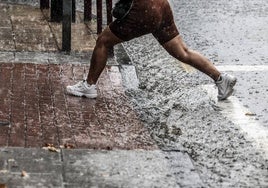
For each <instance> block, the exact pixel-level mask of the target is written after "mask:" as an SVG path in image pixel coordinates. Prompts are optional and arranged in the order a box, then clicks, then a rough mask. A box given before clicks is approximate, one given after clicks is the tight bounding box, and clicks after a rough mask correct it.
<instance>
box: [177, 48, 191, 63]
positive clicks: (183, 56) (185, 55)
mask: <svg viewBox="0 0 268 188" xmlns="http://www.w3.org/2000/svg"><path fill="white" fill-rule="evenodd" d="M190 57H191V51H190V50H189V49H188V48H184V50H183V51H182V52H181V53H180V54H178V56H177V59H178V60H180V61H182V62H184V63H188V62H190Z"/></svg>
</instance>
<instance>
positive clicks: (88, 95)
mask: <svg viewBox="0 0 268 188" xmlns="http://www.w3.org/2000/svg"><path fill="white" fill-rule="evenodd" d="M67 93H68V94H69V95H74V96H77V97H86V98H90V99H95V98H97V96H98V94H84V93H80V92H75V91H70V90H68V89H67Z"/></svg>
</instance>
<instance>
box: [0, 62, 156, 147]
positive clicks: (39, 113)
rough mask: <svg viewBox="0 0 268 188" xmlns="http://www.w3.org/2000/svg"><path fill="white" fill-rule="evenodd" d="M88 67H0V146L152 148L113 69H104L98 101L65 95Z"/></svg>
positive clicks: (117, 72)
mask: <svg viewBox="0 0 268 188" xmlns="http://www.w3.org/2000/svg"><path fill="white" fill-rule="evenodd" d="M87 69H88V66H86V65H69V64H62V65H56V64H50V65H43V64H25V63H24V64H20V63H15V64H10V63H1V64H0V80H1V83H0V98H1V99H3V100H1V101H0V106H1V111H0V112H1V113H0V119H1V120H5V121H9V122H10V125H9V126H1V127H0V130H1V131H0V134H1V136H0V146H20V147H42V146H44V145H46V144H53V145H55V146H58V147H59V146H60V145H64V144H71V145H74V146H75V147H76V148H94V149H96V148H97V149H113V148H118V149H119V148H120V149H135V148H152V147H154V146H153V145H154V144H153V142H152V140H151V139H150V136H149V135H148V134H146V130H145V129H144V128H143V126H142V123H141V122H140V121H139V119H138V118H137V116H136V114H135V112H134V111H133V109H132V108H131V105H130V103H129V101H128V99H127V97H126V96H125V95H124V91H123V88H122V82H121V75H120V72H119V70H118V67H116V66H107V68H106V69H105V71H104V72H103V74H102V75H101V78H100V80H99V83H98V92H99V94H100V95H99V96H98V98H97V99H96V100H92V99H86V98H77V97H72V96H69V95H66V93H65V86H66V85H68V84H73V83H75V82H76V81H77V80H81V79H82V78H83V77H85V72H87Z"/></svg>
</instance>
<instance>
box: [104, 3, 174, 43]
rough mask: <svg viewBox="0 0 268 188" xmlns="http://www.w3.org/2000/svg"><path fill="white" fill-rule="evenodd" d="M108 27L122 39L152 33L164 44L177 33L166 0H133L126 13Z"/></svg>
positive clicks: (126, 39) (125, 39)
mask: <svg viewBox="0 0 268 188" xmlns="http://www.w3.org/2000/svg"><path fill="white" fill-rule="evenodd" d="M109 28H110V30H111V31H112V33H113V34H114V35H115V36H117V37H118V38H120V39H121V40H123V41H129V40H131V39H133V38H137V37H140V36H142V35H146V34H149V33H152V34H153V36H154V37H155V38H156V39H157V40H158V41H159V43H160V44H164V43H166V42H168V41H170V40H171V39H173V38H174V37H176V36H177V35H179V32H178V29H177V27H176V25H175V23H174V17H173V14H172V10H171V8H170V5H169V3H168V0H133V4H132V7H131V9H130V11H129V13H128V15H127V16H126V17H124V18H123V19H122V20H119V19H116V20H115V21H113V22H112V23H111V24H110V25H109Z"/></svg>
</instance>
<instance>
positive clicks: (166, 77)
mask: <svg viewBox="0 0 268 188" xmlns="http://www.w3.org/2000/svg"><path fill="white" fill-rule="evenodd" d="M170 4H171V6H172V8H173V11H174V18H175V22H176V24H177V26H178V28H179V31H180V34H181V35H182V37H183V39H184V41H185V42H186V44H187V45H188V46H189V48H191V49H194V50H197V51H199V52H200V53H202V54H203V55H205V56H206V57H207V58H209V59H210V60H211V61H212V62H213V63H214V64H215V66H216V67H217V68H218V69H219V70H220V71H223V72H227V73H230V74H233V75H235V76H236V77H237V78H238V83H237V85H236V88H235V89H236V92H235V94H234V96H232V97H230V99H229V100H227V101H224V102H218V101H217V100H216V95H217V91H216V88H215V87H214V83H213V81H212V80H211V79H210V78H209V77H207V76H206V75H204V74H202V73H200V72H199V71H195V70H193V69H191V68H190V69H189V68H188V67H186V69H185V66H181V65H182V64H181V63H179V62H178V61H177V60H175V59H174V58H172V57H170V56H169V55H168V54H167V53H166V52H165V51H164V50H163V48H162V47H161V46H160V45H159V44H158V43H157V41H156V40H155V39H154V38H153V36H152V35H146V36H143V37H141V38H138V39H134V40H132V41H129V42H126V43H124V47H125V48H126V50H127V52H128V54H129V55H130V58H131V60H132V63H133V65H134V66H135V67H136V69H137V75H138V79H139V87H138V88H136V89H135V88H134V89H133V88H130V89H129V90H128V95H129V96H130V97H131V98H132V100H133V103H134V104H135V108H136V109H137V111H138V112H139V114H140V117H141V119H142V120H143V121H144V122H145V125H146V126H147V128H148V130H149V131H150V133H151V135H152V137H153V138H154V139H155V140H156V141H157V143H158V145H159V146H160V147H162V148H163V149H165V148H169V149H170V148H172V149H176V150H180V151H182V150H185V151H186V152H188V153H189V154H190V156H191V157H192V159H193V162H194V165H195V167H196V168H197V170H198V172H199V173H200V176H201V179H202V180H203V182H204V184H205V185H206V186H207V187H267V186H268V172H267V169H268V166H267V159H268V149H267V148H268V145H267V143H268V140H267V139H268V129H267V128H268V122H267V120H268V116H267V115H268V111H267V107H268V100H267V99H268V98H267V97H268V96H267V94H266V93H267V91H268V90H267V89H268V82H267V81H268V77H267V72H268V69H267V66H268V54H267V51H268V35H267V34H268V27H267V24H266V23H268V4H267V3H265V0H254V1H242V0H235V1H224V0H217V1H215V0H214V1H212V0H210V1H207V0H201V1H198V2H196V1H193V0H180V1H176V0H170Z"/></svg>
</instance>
